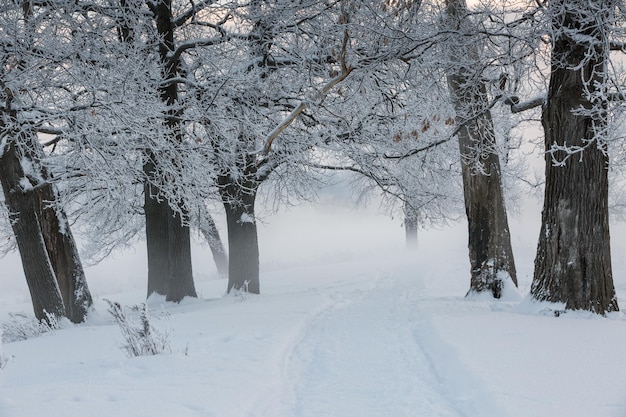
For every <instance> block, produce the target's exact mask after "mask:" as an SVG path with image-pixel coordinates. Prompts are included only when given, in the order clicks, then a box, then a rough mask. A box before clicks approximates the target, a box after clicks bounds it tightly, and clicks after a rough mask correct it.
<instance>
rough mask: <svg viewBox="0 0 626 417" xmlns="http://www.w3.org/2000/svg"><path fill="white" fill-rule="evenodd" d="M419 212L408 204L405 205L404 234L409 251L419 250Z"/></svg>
mask: <svg viewBox="0 0 626 417" xmlns="http://www.w3.org/2000/svg"><path fill="white" fill-rule="evenodd" d="M417 226H418V221H417V210H415V209H414V208H412V207H411V206H410V205H409V204H408V203H406V202H405V203H404V232H405V235H406V247H407V249H415V248H417Z"/></svg>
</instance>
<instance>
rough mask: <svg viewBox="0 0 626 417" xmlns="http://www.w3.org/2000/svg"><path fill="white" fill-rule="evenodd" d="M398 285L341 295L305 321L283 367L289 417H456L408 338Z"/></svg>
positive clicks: (406, 301)
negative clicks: (288, 384)
mask: <svg viewBox="0 0 626 417" xmlns="http://www.w3.org/2000/svg"><path fill="white" fill-rule="evenodd" d="M404 291H405V289H403V288H401V287H400V286H397V285H391V286H381V285H379V286H378V287H377V288H375V289H372V290H370V291H367V292H363V291H360V292H352V293H344V300H342V304H341V305H339V304H337V305H336V306H335V308H333V309H331V310H327V311H326V312H324V313H323V314H321V315H319V316H317V317H316V319H315V320H312V321H311V322H309V324H308V327H307V329H306V332H305V334H304V335H303V336H302V337H301V338H300V341H299V343H298V344H297V345H296V346H295V347H294V349H293V353H292V354H291V355H290V358H289V360H288V361H287V362H288V363H287V365H286V366H287V367H288V375H289V379H290V380H291V381H293V383H294V387H293V395H292V402H293V406H292V407H293V408H292V409H291V410H289V412H288V413H286V415H290V416H294V417H322V416H323V417H332V416H338V417H339V416H340V417H350V416H358V417H368V416H371V417H383V416H394V417H402V416H412V417H419V416H428V417H433V416H440V417H459V416H463V415H464V413H462V412H460V411H459V410H458V409H457V407H456V404H455V403H454V401H451V400H450V399H449V398H447V394H449V393H447V392H444V393H442V391H441V379H440V378H439V377H438V376H437V375H436V374H435V373H434V372H433V370H434V368H433V365H432V363H431V360H430V358H428V357H427V355H425V354H424V352H423V351H422V349H421V348H420V346H419V344H418V340H417V338H416V337H415V335H414V329H413V328H414V326H415V323H414V322H413V323H412V322H411V319H410V317H411V315H410V314H408V311H409V310H410V308H412V305H411V302H412V301H411V300H409V299H408V298H407V297H406V294H403V292H404Z"/></svg>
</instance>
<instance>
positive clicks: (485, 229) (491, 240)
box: [446, 0, 517, 298]
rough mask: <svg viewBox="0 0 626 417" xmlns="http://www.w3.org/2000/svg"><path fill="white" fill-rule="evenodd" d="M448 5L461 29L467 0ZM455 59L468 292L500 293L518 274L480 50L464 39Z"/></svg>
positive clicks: (451, 82)
mask: <svg viewBox="0 0 626 417" xmlns="http://www.w3.org/2000/svg"><path fill="white" fill-rule="evenodd" d="M446 4H447V13H448V17H449V24H451V26H452V28H453V29H455V30H459V29H460V28H461V27H462V26H464V23H465V20H466V19H468V18H467V6H466V4H465V0H447V1H446ZM452 59H453V60H454V62H458V63H460V65H459V66H458V67H457V68H454V69H453V70H452V73H451V74H450V75H449V76H448V86H449V89H450V92H451V95H452V100H453V102H454V106H455V109H456V123H457V125H460V126H461V128H460V130H459V133H458V140H459V149H460V152H461V158H462V159H463V160H462V176H463V193H464V198H465V213H466V215H467V222H468V234H469V242H468V248H469V258H470V264H471V281H470V290H469V293H472V292H483V291H490V292H491V293H492V294H493V296H494V297H495V298H500V296H501V294H502V286H503V280H504V279H506V278H507V277H510V279H511V280H512V281H513V283H514V284H515V285H517V274H516V271H515V262H514V259H513V249H512V246H511V237H510V232H509V225H508V219H507V215H506V207H505V204H504V194H503V190H502V178H501V177H502V175H501V167H500V158H499V156H498V154H497V153H496V140H495V132H494V127H493V120H492V117H491V112H490V111H489V109H488V96H487V90H486V87H485V85H484V83H483V82H482V81H480V80H476V78H477V77H476V74H475V71H474V70H473V68H472V66H473V65H472V64H473V63H475V62H478V51H477V50H476V49H475V48H474V47H473V46H471V45H470V46H465V47H464V46H463V45H462V43H460V46H459V47H456V48H453V54H452ZM469 293H468V294H469Z"/></svg>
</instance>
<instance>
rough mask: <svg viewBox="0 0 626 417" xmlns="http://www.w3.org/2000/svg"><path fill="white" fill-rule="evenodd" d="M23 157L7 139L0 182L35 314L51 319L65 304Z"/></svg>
mask: <svg viewBox="0 0 626 417" xmlns="http://www.w3.org/2000/svg"><path fill="white" fill-rule="evenodd" d="M20 160H21V156H20V154H19V153H18V151H17V149H16V148H15V144H14V143H12V142H9V143H7V144H6V145H5V147H4V153H3V154H2V157H0V182H1V183H2V189H3V192H4V199H5V204H6V205H7V208H8V210H9V213H10V220H11V225H12V228H13V232H14V234H15V239H16V241H17V246H18V249H19V252H20V257H21V258H22V267H23V268H24V275H25V277H26V282H27V284H28V289H29V291H30V295H31V299H32V302H33V309H34V312H35V317H36V318H37V319H38V320H45V321H48V320H49V317H48V315H53V316H57V317H63V316H65V307H64V305H63V299H62V297H61V293H60V292H59V287H58V285H57V281H56V277H55V274H54V270H53V269H52V265H51V263H50V259H49V257H48V252H47V250H46V245H45V242H44V238H43V235H42V231H41V225H40V222H39V217H38V213H37V210H36V209H35V207H36V202H35V190H34V189H32V188H31V185H30V183H21V182H22V181H23V180H25V179H26V178H25V175H24V172H23V170H22V166H21V164H20Z"/></svg>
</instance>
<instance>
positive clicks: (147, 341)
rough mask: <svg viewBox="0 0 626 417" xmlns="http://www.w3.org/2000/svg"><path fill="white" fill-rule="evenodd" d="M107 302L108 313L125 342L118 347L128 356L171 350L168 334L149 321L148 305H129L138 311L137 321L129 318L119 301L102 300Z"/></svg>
mask: <svg viewBox="0 0 626 417" xmlns="http://www.w3.org/2000/svg"><path fill="white" fill-rule="evenodd" d="M104 301H106V302H107V303H108V304H109V313H111V315H112V316H113V318H114V319H115V321H116V322H117V324H118V326H119V327H120V330H121V331H122V335H123V336H124V339H125V340H126V344H124V345H121V346H120V348H121V349H122V351H124V353H125V354H126V356H128V357H129V358H132V357H135V356H150V355H158V354H159V353H163V352H171V349H170V343H169V334H168V333H165V334H162V333H160V332H159V331H158V330H157V329H156V328H154V326H153V325H152V323H151V322H150V316H149V312H148V306H147V305H146V304H145V303H143V304H141V305H138V306H133V307H130V308H131V310H132V311H135V312H138V313H139V314H138V322H137V321H134V320H132V319H131V318H129V317H128V316H127V314H126V309H125V308H124V307H122V306H121V305H120V304H119V303H116V302H112V301H109V300H104Z"/></svg>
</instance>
